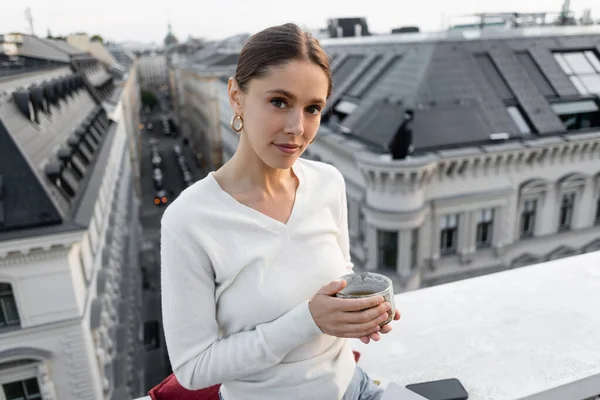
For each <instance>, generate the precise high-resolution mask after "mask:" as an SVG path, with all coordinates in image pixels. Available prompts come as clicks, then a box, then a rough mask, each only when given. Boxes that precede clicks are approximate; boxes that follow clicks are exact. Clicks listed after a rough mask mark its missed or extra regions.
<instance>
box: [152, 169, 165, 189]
mask: <svg viewBox="0 0 600 400" xmlns="http://www.w3.org/2000/svg"><path fill="white" fill-rule="evenodd" d="M152 183H153V184H154V189H155V190H160V189H163V187H164V180H163V173H162V170H161V169H160V168H154V170H153V171H152Z"/></svg>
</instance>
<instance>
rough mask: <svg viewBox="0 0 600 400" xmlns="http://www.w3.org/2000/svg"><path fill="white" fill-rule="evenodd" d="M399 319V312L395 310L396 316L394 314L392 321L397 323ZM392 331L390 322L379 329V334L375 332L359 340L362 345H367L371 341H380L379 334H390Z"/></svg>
mask: <svg viewBox="0 0 600 400" xmlns="http://www.w3.org/2000/svg"><path fill="white" fill-rule="evenodd" d="M399 319H400V311H398V310H396V314H394V321H398V320H399ZM391 331H392V324H391V322H390V323H388V324H385V325H384V326H382V327H381V330H380V331H379V332H375V333H373V334H371V335H369V336H363V337H361V338H360V341H361V342H363V343H364V344H369V342H370V341H371V340H374V341H376V342H378V341H379V339H381V334H382V333H390V332H391Z"/></svg>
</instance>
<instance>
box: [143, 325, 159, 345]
mask: <svg viewBox="0 0 600 400" xmlns="http://www.w3.org/2000/svg"><path fill="white" fill-rule="evenodd" d="M144 348H145V349H146V351H148V350H154V349H158V348H160V329H159V328H158V321H148V322H146V323H144Z"/></svg>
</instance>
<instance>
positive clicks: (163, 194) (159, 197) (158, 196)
mask: <svg viewBox="0 0 600 400" xmlns="http://www.w3.org/2000/svg"><path fill="white" fill-rule="evenodd" d="M168 202H169V198H168V196H167V191H166V190H164V189H161V190H157V191H156V193H155V194H154V204H156V205H157V206H162V205H165V204H167V203H168Z"/></svg>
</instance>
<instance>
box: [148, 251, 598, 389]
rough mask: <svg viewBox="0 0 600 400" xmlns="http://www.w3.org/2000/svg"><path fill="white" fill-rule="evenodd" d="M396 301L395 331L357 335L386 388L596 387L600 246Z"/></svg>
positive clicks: (364, 359)
mask: <svg viewBox="0 0 600 400" xmlns="http://www.w3.org/2000/svg"><path fill="white" fill-rule="evenodd" d="M396 304H397V306H398V307H399V308H400V310H401V311H402V320H401V321H399V322H397V323H396V326H395V327H394V331H393V332H392V333H390V334H389V335H388V336H386V337H384V338H383V339H382V340H381V341H380V342H378V343H371V344H369V345H364V344H363V343H361V342H360V341H358V340H356V341H354V342H353V347H354V349H356V350H358V351H360V352H361V354H362V356H361V359H360V363H359V364H360V365H361V366H362V367H363V368H364V369H365V370H366V371H367V372H368V373H369V375H370V376H371V377H372V378H373V379H377V380H381V384H382V385H383V386H385V385H387V384H388V383H389V382H390V381H395V382H397V383H399V384H401V385H406V384H410V383H418V382H425V381H430V380H438V379H446V378H458V379H459V380H460V381H461V382H462V384H463V385H464V387H465V388H466V390H467V391H468V393H469V399H470V400H500V399H506V400H512V399H527V400H538V399H539V400H542V399H543V400H554V399H556V400H567V399H568V400H584V399H590V398H593V397H595V396H598V395H599V394H600V339H599V338H600V252H595V253H588V254H584V255H579V256H575V257H569V258H563V259H560V260H555V261H550V262H546V263H541V264H537V265H533V266H529V267H525V268H520V269H515V270H509V271H505V272H500V273H496V274H492V275H486V276H482V277H478V278H472V279H467V280H463V281H459V282H454V283H449V284H445V285H440V286H435V287H431V288H426V289H420V290H417V291H412V292H406V293H402V294H399V295H397V296H396ZM144 399H146V398H144Z"/></svg>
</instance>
